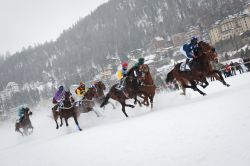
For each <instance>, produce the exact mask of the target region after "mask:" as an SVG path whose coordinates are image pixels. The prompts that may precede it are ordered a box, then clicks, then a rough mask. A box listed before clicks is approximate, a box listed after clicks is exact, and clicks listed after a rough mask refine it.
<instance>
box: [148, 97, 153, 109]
mask: <svg viewBox="0 0 250 166" xmlns="http://www.w3.org/2000/svg"><path fill="white" fill-rule="evenodd" d="M149 99H150V104H151V109H153V102H154V95H152V96H150V97H149Z"/></svg>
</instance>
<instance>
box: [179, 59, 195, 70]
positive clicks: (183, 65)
mask: <svg viewBox="0 0 250 166" xmlns="http://www.w3.org/2000/svg"><path fill="white" fill-rule="evenodd" d="M194 61H195V60H190V61H189V62H188V63H187V64H186V61H184V62H182V63H181V65H180V71H191V68H192V66H193V63H194ZM188 67H189V68H188Z"/></svg>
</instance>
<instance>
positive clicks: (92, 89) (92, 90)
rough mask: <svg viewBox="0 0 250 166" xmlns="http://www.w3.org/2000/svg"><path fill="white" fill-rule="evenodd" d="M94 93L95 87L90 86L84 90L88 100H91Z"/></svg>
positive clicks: (95, 91)
mask: <svg viewBox="0 0 250 166" xmlns="http://www.w3.org/2000/svg"><path fill="white" fill-rule="evenodd" d="M96 95H97V90H96V88H94V87H90V88H89V89H88V91H87V92H86V94H85V97H86V98H87V99H88V100H92V98H93V97H95V96H96Z"/></svg>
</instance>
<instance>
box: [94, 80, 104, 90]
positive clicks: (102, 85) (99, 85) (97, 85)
mask: <svg viewBox="0 0 250 166" xmlns="http://www.w3.org/2000/svg"><path fill="white" fill-rule="evenodd" d="M96 87H97V88H99V89H100V90H106V86H105V84H104V83H103V82H102V81H98V82H97V83H96Z"/></svg>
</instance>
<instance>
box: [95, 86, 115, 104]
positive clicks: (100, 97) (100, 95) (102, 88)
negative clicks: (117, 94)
mask: <svg viewBox="0 0 250 166" xmlns="http://www.w3.org/2000/svg"><path fill="white" fill-rule="evenodd" d="M95 88H96V91H97V95H96V96H95V98H94V100H95V102H96V103H97V104H100V105H101V104H102V103H103V101H104V99H105V94H104V91H105V90H106V86H105V84H104V83H103V82H102V81H98V82H97V83H96V84H95ZM109 103H110V104H111V105H112V107H113V109H115V105H114V104H113V103H111V102H109Z"/></svg>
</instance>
